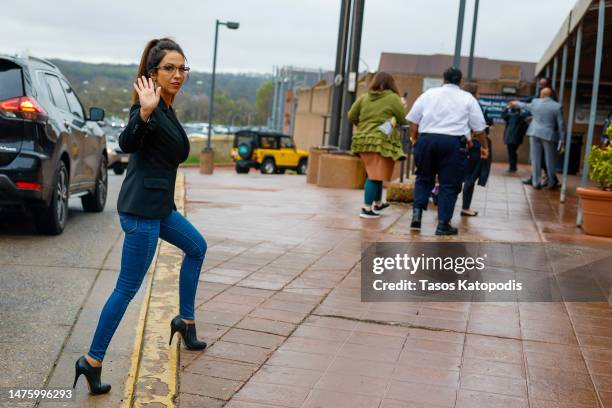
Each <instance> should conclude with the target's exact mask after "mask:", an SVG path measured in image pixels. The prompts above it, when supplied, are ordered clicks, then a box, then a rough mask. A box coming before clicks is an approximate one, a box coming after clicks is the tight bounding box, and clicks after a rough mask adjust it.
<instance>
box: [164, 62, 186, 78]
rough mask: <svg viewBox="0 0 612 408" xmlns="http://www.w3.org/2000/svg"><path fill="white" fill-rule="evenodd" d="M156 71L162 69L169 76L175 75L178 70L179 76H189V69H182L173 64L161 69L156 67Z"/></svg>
mask: <svg viewBox="0 0 612 408" xmlns="http://www.w3.org/2000/svg"><path fill="white" fill-rule="evenodd" d="M155 68H156V69H161V70H162V71H164V72H165V73H166V74H168V75H174V72H175V71H176V70H177V69H178V72H179V74H181V75H182V76H185V75H188V74H189V69H190V68H189V67H184V66H180V67H176V66H174V65H172V64H166V65H164V66H161V67H155Z"/></svg>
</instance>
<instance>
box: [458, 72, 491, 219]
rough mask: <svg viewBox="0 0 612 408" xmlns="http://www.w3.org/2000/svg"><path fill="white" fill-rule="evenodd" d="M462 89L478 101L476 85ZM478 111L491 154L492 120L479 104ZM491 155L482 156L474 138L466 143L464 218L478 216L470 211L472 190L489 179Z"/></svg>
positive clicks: (468, 84) (462, 209) (467, 85)
mask: <svg viewBox="0 0 612 408" xmlns="http://www.w3.org/2000/svg"><path fill="white" fill-rule="evenodd" d="M463 89H464V90H465V91H466V92H469V93H471V94H472V95H473V96H474V98H476V100H478V86H477V85H476V83H473V82H471V83H467V84H466V85H465V86H464V87H463ZM478 104H479V105H480V109H481V110H482V115H483V116H484V119H485V123H486V124H487V127H486V128H485V135H486V142H487V146H486V150H487V151H488V152H491V151H492V150H493V149H492V143H491V139H490V138H489V132H490V127H491V126H493V119H491V117H490V116H489V115H488V113H487V110H486V109H484V108H483V107H482V105H481V104H480V102H479V103H478ZM491 160H492V159H491V154H490V153H489V154H487V155H484V156H483V154H482V151H481V144H480V142H479V141H478V140H477V139H476V138H472V139H471V140H470V142H469V143H468V160H467V166H466V171H465V177H464V180H463V203H462V206H461V215H462V216H465V217H475V216H476V215H478V211H475V210H472V209H471V206H472V198H473V197H474V188H475V187H476V184H478V185H479V186H482V187H484V186H485V185H486V184H487V180H488V179H489V173H490V172H491Z"/></svg>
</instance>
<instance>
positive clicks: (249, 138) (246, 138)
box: [234, 133, 255, 147]
mask: <svg viewBox="0 0 612 408" xmlns="http://www.w3.org/2000/svg"><path fill="white" fill-rule="evenodd" d="M254 136H255V135H254V134H252V133H240V134H237V135H236V138H235V139H234V147H238V146H240V145H241V144H243V143H247V144H249V143H252V142H253V141H254V139H255V138H254Z"/></svg>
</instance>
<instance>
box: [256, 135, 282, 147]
mask: <svg viewBox="0 0 612 408" xmlns="http://www.w3.org/2000/svg"><path fill="white" fill-rule="evenodd" d="M259 146H260V147H261V148H262V149H278V138H277V137H275V136H260V138H259Z"/></svg>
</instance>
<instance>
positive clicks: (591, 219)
mask: <svg viewBox="0 0 612 408" xmlns="http://www.w3.org/2000/svg"><path fill="white" fill-rule="evenodd" d="M577 193H578V195H579V196H580V201H581V203H582V229H583V230H584V232H586V233H587V234H589V235H599V236H602V237H612V191H604V190H601V189H598V188H582V187H578V190H577Z"/></svg>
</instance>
